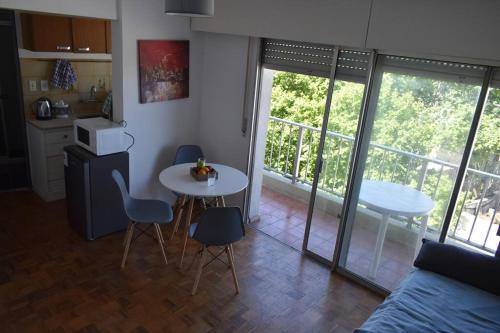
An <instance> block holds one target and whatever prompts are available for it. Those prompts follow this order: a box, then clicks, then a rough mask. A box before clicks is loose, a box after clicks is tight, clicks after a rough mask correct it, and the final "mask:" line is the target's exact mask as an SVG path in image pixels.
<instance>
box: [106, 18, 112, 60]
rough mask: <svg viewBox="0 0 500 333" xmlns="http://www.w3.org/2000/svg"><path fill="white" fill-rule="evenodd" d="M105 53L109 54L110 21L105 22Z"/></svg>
mask: <svg viewBox="0 0 500 333" xmlns="http://www.w3.org/2000/svg"><path fill="white" fill-rule="evenodd" d="M106 53H111V21H106Z"/></svg>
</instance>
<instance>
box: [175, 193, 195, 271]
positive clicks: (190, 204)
mask: <svg viewBox="0 0 500 333" xmlns="http://www.w3.org/2000/svg"><path fill="white" fill-rule="evenodd" d="M193 206H194V197H191V198H189V208H188V211H187V216H186V228H185V229H186V230H185V234H184V244H183V246H182V253H181V261H180V262H179V267H182V261H183V260H184V254H185V252H186V245H187V240H188V237H189V226H190V224H191V216H192V215H193Z"/></svg>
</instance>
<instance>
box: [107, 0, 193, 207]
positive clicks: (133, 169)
mask: <svg viewBox="0 0 500 333" xmlns="http://www.w3.org/2000/svg"><path fill="white" fill-rule="evenodd" d="M118 11H119V16H120V17H119V20H120V22H115V23H114V25H113V95H114V98H113V100H114V101H115V102H114V107H113V110H114V112H115V120H119V119H122V118H123V119H125V120H126V121H127V123H128V127H127V131H128V132H130V133H131V134H132V135H134V137H135V145H134V147H133V148H132V149H131V150H130V185H131V192H132V194H133V195H136V196H138V197H156V198H163V199H167V198H170V199H172V197H171V195H170V192H169V191H167V190H165V189H164V188H163V186H162V185H161V184H160V183H159V181H158V174H159V173H160V171H161V170H162V169H164V168H166V167H167V166H169V165H171V164H172V160H173V156H174V153H175V150H176V148H177V146H178V145H180V144H190V143H194V144H196V143H198V139H199V136H198V130H199V127H198V126H199V102H200V81H201V74H202V67H201V56H202V52H203V50H202V48H201V43H200V36H199V35H198V34H197V33H193V32H191V30H190V25H189V18H186V17H179V16H168V15H165V14H164V1H163V0H148V1H147V5H145V2H143V1H137V0H123V1H121V4H119V9H118ZM138 39H189V40H190V69H189V70H190V97H189V98H186V99H178V100H171V101H166V102H160V103H149V104H139V86H138V67H137V64H138V62H137V40H138Z"/></svg>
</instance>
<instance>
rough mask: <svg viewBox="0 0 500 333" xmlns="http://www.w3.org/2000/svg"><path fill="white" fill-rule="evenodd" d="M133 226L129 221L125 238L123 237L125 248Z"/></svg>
mask: <svg viewBox="0 0 500 333" xmlns="http://www.w3.org/2000/svg"><path fill="white" fill-rule="evenodd" d="M131 226H132V221H129V222H128V225H127V230H126V231H125V237H123V246H125V245H127V237H128V232H129V231H130V227H131Z"/></svg>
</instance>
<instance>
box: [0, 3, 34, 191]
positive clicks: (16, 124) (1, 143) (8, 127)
mask: <svg viewBox="0 0 500 333" xmlns="http://www.w3.org/2000/svg"><path fill="white" fill-rule="evenodd" d="M0 40H1V41H2V48H1V49H0V191H1V190H11V189H17V188H24V187H29V186H30V178H29V168H28V159H27V146H26V134H25V123H24V108H23V102H22V96H21V82H20V74H19V57H18V46H17V38H16V25H15V16H14V12H13V11H7V10H0Z"/></svg>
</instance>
